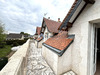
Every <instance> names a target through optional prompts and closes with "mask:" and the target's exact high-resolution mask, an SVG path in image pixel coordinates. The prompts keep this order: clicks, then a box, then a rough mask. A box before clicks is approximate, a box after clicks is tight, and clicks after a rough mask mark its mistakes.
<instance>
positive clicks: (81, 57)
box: [42, 0, 100, 75]
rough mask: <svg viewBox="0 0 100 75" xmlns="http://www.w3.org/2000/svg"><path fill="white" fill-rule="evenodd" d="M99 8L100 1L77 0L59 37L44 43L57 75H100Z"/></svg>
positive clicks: (44, 50) (50, 63) (65, 20)
mask: <svg viewBox="0 0 100 75" xmlns="http://www.w3.org/2000/svg"><path fill="white" fill-rule="evenodd" d="M99 7H100V0H75V2H74V3H73V5H72V7H71V9H70V10H69V12H68V14H67V15H66V17H65V18H64V20H63V22H62V23H61V25H60V26H59V28H58V30H59V31H60V32H59V33H58V35H56V36H54V37H51V38H49V39H48V40H46V41H45V42H44V43H43V49H42V55H43V57H44V58H45V60H46V61H47V63H48V64H49V65H50V67H51V68H52V69H53V71H54V72H55V74H56V75H60V74H63V73H64V72H69V71H73V72H74V73H75V74H76V75H99V74H100V44H99V43H100V8H99ZM62 38H63V39H62ZM59 43H60V44H59Z"/></svg>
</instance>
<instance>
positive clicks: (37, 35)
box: [33, 27, 41, 39]
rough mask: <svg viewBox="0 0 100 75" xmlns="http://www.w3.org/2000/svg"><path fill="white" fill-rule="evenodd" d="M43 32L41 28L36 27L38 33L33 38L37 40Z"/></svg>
mask: <svg viewBox="0 0 100 75" xmlns="http://www.w3.org/2000/svg"><path fill="white" fill-rule="evenodd" d="M40 31H41V27H36V33H35V34H34V36H33V38H34V39H36V38H38V37H39V35H40Z"/></svg>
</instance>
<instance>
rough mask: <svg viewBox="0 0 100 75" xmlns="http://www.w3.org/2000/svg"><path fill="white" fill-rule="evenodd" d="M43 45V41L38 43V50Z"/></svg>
mask: <svg viewBox="0 0 100 75" xmlns="http://www.w3.org/2000/svg"><path fill="white" fill-rule="evenodd" d="M42 43H43V40H41V41H40V42H38V48H42Z"/></svg>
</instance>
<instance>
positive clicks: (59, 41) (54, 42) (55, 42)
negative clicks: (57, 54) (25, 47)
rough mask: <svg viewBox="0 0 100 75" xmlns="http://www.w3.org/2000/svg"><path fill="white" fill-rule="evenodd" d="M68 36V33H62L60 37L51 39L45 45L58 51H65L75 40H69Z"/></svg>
mask: <svg viewBox="0 0 100 75" xmlns="http://www.w3.org/2000/svg"><path fill="white" fill-rule="evenodd" d="M67 36H68V35H67V32H66V31H61V32H60V33H59V34H58V35H56V36H54V37H52V38H49V39H48V40H47V41H45V42H44V43H45V44H47V45H49V46H52V47H54V48H56V49H59V50H64V49H65V48H66V47H67V46H68V45H69V44H70V43H71V42H72V40H73V39H71V38H67Z"/></svg>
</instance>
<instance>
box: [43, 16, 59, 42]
mask: <svg viewBox="0 0 100 75" xmlns="http://www.w3.org/2000/svg"><path fill="white" fill-rule="evenodd" d="M60 24H61V21H60V18H58V21H54V20H51V19H50V17H49V18H48V19H47V18H43V22H42V28H41V34H43V35H44V41H46V40H47V39H48V38H50V37H52V36H54V35H56V34H58V32H59V30H58V28H59V26H60Z"/></svg>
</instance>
